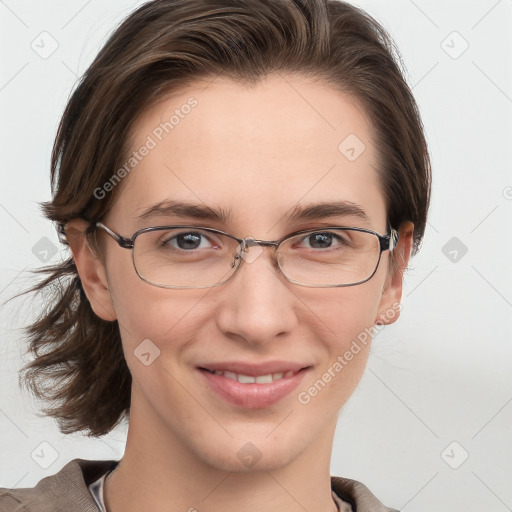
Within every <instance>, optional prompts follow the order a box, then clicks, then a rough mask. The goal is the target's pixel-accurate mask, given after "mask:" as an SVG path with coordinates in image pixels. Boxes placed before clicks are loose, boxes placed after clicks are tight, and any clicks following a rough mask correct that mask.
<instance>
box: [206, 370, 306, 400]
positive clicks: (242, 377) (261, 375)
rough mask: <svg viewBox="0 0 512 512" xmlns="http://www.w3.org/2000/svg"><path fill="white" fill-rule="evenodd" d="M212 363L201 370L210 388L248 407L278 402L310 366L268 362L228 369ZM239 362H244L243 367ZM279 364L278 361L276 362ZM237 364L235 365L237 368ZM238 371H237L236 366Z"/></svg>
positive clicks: (225, 397) (297, 382)
mask: <svg viewBox="0 0 512 512" xmlns="http://www.w3.org/2000/svg"><path fill="white" fill-rule="evenodd" d="M208 366H209V367H205V366H200V367H198V370H199V371H200V373H201V374H202V375H203V377H204V378H205V380H206V382H207V384H208V386H209V388H210V389H211V390H213V391H214V392H215V393H216V395H217V396H220V397H221V398H223V399H224V400H226V401H228V402H229V403H231V404H233V405H236V406H238V407H243V408H247V409H259V408H264V407H268V406H270V405H273V404H275V403H277V402H278V401H279V400H281V399H282V398H284V397H285V396H286V395H288V394H289V393H291V391H292V390H293V389H295V388H296V387H297V386H298V385H299V384H300V382H301V381H302V379H303V377H304V375H305V374H306V373H307V372H308V371H309V370H310V369H311V366H303V365H297V364H294V365H287V366H286V365H283V364H280V368H277V367H276V365H275V364H274V365H267V367H268V368H270V367H271V366H273V368H271V369H270V370H269V369H264V368H261V367H259V369H258V368H256V367H254V366H253V367H252V369H250V368H248V367H247V365H237V364H230V365H227V366H229V369H221V367H220V365H215V366H216V367H215V368H212V367H211V366H212V365H208ZM240 366H245V368H244V369H243V371H240V369H241V368H240ZM277 366H279V364H278V365H277ZM235 367H236V368H235ZM236 369H237V370H238V371H234V370H236Z"/></svg>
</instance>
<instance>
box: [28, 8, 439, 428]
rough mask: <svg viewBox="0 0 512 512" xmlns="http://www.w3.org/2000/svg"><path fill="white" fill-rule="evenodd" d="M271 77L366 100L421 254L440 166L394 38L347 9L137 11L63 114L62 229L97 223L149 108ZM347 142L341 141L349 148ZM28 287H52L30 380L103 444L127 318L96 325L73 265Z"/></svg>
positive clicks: (113, 412) (59, 143)
mask: <svg viewBox="0 0 512 512" xmlns="http://www.w3.org/2000/svg"><path fill="white" fill-rule="evenodd" d="M270 73H289V74H301V75H303V76H308V77H312V78H315V79H319V80H323V81H325V83H327V84H329V85H331V86H333V87H334V88H337V89H338V90H340V91H344V92H347V93H349V94H351V95H352V96H353V97H355V98H357V99H358V100H359V101H360V104H362V105H363V107H364V108H365V111H366V114H367V115H368V116H369V119H370V121H371V123H372V126H373V129H374V132H375V139H376V144H377V148H378V151H379V156H380V163H381V168H380V169H378V170H377V172H378V173H379V177H380V181H381V186H382V191H383V194H384V197H385V200H386V204H387V216H388V219H387V220H388V222H389V223H390V224H391V225H392V226H393V227H396V228H398V227H399V226H400V225H401V224H402V222H404V221H411V222H413V223H414V241H413V254H415V253H416V252H417V251H418V249H419V246H420V242H421V239H422V237H423V233H424V230H425V223H426V218H427V211H428V206H429V201H430V182H431V176H430V161H429V155H428V151H427V145H426V141H425V137H424V133H423V126H422V123H421V120H420V116H419V113H418V109H417V106H416V103H415V100H414V98H413V96H412V94H411V91H410V89H409V87H408V86H407V84H406V82H405V80H404V77H403V75H402V72H401V61H400V57H399V55H398V53H397V51H396V49H395V47H394V45H393V43H392V41H391V39H390V38H389V36H388V35H387V33H386V32H385V31H384V29H383V28H382V27H381V26H380V25H379V24H378V23H377V22H376V21H375V20H373V19H372V18H371V17H370V16H368V15H367V14H366V13H365V12H364V11H362V10H360V9H358V8H356V7H353V6H351V5H349V4H346V3H344V2H341V1H338V0H158V1H151V2H148V3H146V4H144V5H142V6H141V7H140V8H138V9H137V10H136V11H134V12H133V13H132V14H131V15H130V16H129V17H128V18H127V19H126V20H125V21H124V22H123V23H122V24H121V25H120V26H119V27H118V28H117V29H116V30H115V32H114V33H113V34H112V36H111V37H110V39H109V40H108V41H107V43H106V44H105V45H104V47H103V48H102V49H101V51H100V52H99V54H98V56H97V57H96V59H95V60H94V62H93V63H92V64H91V66H90V67H89V68H88V70H87V71H86V72H85V74H84V75H83V77H82V78H81V80H80V82H79V84H78V86H77V87H76V89H75V91H74V93H73V94H72V96H71V98H70V100H69V103H68V105H67V107H66V109H65V112H64V114H63V117H62V120H61V123H60V126H59V129H58V133H57V137H56V140H55V144H54V148H53V153H52V163H51V180H52V197H53V198H52V200H51V201H49V202H46V203H43V205H42V206H43V211H44V214H45V216H46V217H47V218H48V219H50V220H52V221H55V222H58V223H64V224H65V223H67V222H69V221H70V220H72V219H76V218H82V219H84V220H86V221H88V222H89V224H90V226H91V228H90V229H89V230H88V233H92V232H93V231H94V225H95V222H96V221H98V220H100V219H101V218H102V217H103V216H104V215H105V214H106V213H107V212H108V211H109V209H110V208H111V206H112V203H113V200H114V198H115V197H116V188H114V189H113V191H112V192H111V193H108V194H106V196H105V197H104V198H102V199H98V198H97V196H96V195H95V194H94V191H95V190H96V189H97V188H98V187H101V186H102V185H103V184H104V183H106V182H107V181H108V180H109V179H111V177H112V176H113V174H114V172H115V171H116V169H119V167H120V166H122V164H123V161H124V159H125V157H126V153H127V150H128V148H129V142H130V141H129V138H130V129H131V128H132V127H133V124H134V122H135V120H136V119H137V118H138V117H139V116H140V115H141V113H142V112H143V111H144V110H145V109H146V108H147V107H149V106H150V105H152V104H154V103H155V102H156V101H157V100H158V99H160V98H162V97H163V96H164V95H166V94H167V93H168V92H170V91H172V90H174V89H176V88H181V87H183V86H186V85H187V84H189V83H192V82H193V81H194V80H196V79H198V78H205V77H215V76H223V77H227V78H229V79H232V80H235V81H237V82H239V83H243V84H247V85H251V84H255V83H257V82H258V80H261V79H262V78H264V77H265V76H266V75H268V74H270ZM340 142H341V141H340ZM39 272H43V273H47V274H48V276H47V277H46V279H45V280H43V281H42V282H40V283H38V284H37V285H36V286H34V287H33V288H31V289H30V290H29V291H38V292H49V296H48V297H47V301H48V302H47V304H48V307H47V308H46V311H44V312H43V313H42V314H41V316H40V317H39V318H38V320H37V321H36V322H35V323H34V324H32V325H30V326H29V327H27V333H28V336H29V342H30V350H31V352H32V353H33V354H34V355H35V358H34V359H33V361H31V362H30V363H29V364H27V366H26V367H25V368H23V374H22V377H20V382H21V383H22V384H24V385H26V386H28V387H29V388H30V389H31V390H32V391H33V392H34V393H35V395H36V396H38V397H39V398H41V399H44V400H45V401H46V403H47V404H49V406H48V407H46V408H45V409H43V411H44V412H45V413H47V414H50V415H52V416H54V417H55V418H57V420H58V422H59V426H60V429H61V432H63V433H70V432H74V431H79V430H84V431H88V434H89V435H93V436H99V435H103V434H105V433H107V432H109V431H110V430H111V429H112V428H113V427H114V426H115V425H116V423H118V422H119V421H120V420H121V419H123V418H124V417H127V416H128V414H129V407H130V391H131V375H130V372H129V370H128V367H127V365H126V362H125V360H124V356H123V350H122V344H121V337H120V333H119V326H118V324H117V322H107V321H104V320H102V319H100V318H99V317H97V316H96V315H95V314H94V312H93V311H92V308H91V306H90V303H89V302H88V300H87V298H86V296H85V293H84V291H83V289H82V285H81V281H80V278H79V276H78V273H77V269H76V267H75V264H74V262H73V259H72V258H69V259H68V260H67V261H65V262H64V263H62V264H58V265H53V266H49V267H46V268H42V269H40V270H39Z"/></svg>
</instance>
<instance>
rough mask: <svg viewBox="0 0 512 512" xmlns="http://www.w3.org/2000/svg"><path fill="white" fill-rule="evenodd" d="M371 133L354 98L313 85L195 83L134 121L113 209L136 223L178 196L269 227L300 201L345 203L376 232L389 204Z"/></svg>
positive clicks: (290, 80) (294, 81)
mask: <svg viewBox="0 0 512 512" xmlns="http://www.w3.org/2000/svg"><path fill="white" fill-rule="evenodd" d="M371 129H372V127H371V125H370V123H369V121H368V119H367V117H366V115H365V113H364V110H363V109H362V107H361V106H360V104H359V102H358V101H356V99H355V98H353V97H351V96H350V95H347V94H346V93H342V92H339V91H336V90H335V89H333V88H332V87H329V86H327V85H325V84H322V83H318V82H317V83H315V82H313V81H312V80H311V79H307V78H298V77H291V76H288V77H284V76H281V77H277V76H274V77H269V78H268V79H265V80H264V81H261V82H259V83H258V84H257V85H255V86H251V87H247V86H244V85H240V84H237V83H235V82H232V81H230V80H228V79H221V78H216V79H215V80H213V81H211V80H210V81H204V82H196V83H195V84H192V85H191V86H189V87H187V88H184V89H181V90H180V91H175V92H173V93H171V94H170V95H168V96H167V97H166V98H164V99H162V100H160V101H159V102H158V103H156V104H155V105H153V106H152V107H151V108H149V109H148V110H147V111H145V112H144V113H143V115H142V116H141V117H140V118H139V119H138V120H137V122H136V123H135V124H134V127H133V130H132V136H131V139H130V142H131V150H130V152H129V154H128V155H127V163H130V162H129V160H128V159H130V158H131V163H132V164H134V165H133V166H131V165H128V168H130V172H129V173H128V175H127V177H126V178H124V180H123V182H122V183H121V187H122V189H121V190H120V191H118V192H121V193H120V196H119V199H118V201H117V202H116V205H115V206H114V210H115V211H113V212H112V213H113V214H116V212H117V213H118V214H119V215H120V216H122V217H123V218H125V219H127V222H132V224H131V225H132V226H133V220H134V219H135V218H136V216H137V215H138V214H140V212H141V211H143V210H144V209H145V208H146V207H147V206H149V205H151V204H155V203H158V202H161V201H164V200H181V201H186V202H194V203H198V204H202V205H207V206H211V207H213V208H221V209H222V210H224V211H228V212H232V213H234V215H233V218H234V219H236V222H240V223H243V222H246V221H250V222H251V225H252V227H253V228H254V229H260V228H261V229H263V226H266V227H267V229H268V228H269V227H270V224H275V221H276V220H277V219H278V218H282V217H283V215H284V213H285V212H286V211H289V210H290V209H293V208H294V207H297V205H303V204H304V205H308V204H312V203H317V202H327V201H339V200H345V201H350V202H353V203H357V204H362V205H363V206H364V208H365V210H366V211H367V214H368V217H369V219H370V223H371V222H373V223H374V226H372V227H374V228H378V227H379V226H380V225H381V224H384V223H385V220H384V219H385V204H384V199H383V196H382V193H381V190H380V185H379V183H378V176H377V172H376V169H377V168H378V158H377V155H376V150H375V145H374V142H373V140H372V134H371ZM144 148H146V149H144ZM142 153H143V155H142ZM130 155H131V156H130ZM133 159H135V160H133ZM230 218H231V217H230ZM376 222H378V223H379V226H377V225H375V223H376Z"/></svg>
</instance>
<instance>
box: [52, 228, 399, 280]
mask: <svg viewBox="0 0 512 512" xmlns="http://www.w3.org/2000/svg"><path fill="white" fill-rule="evenodd" d="M95 226H96V227H97V228H100V229H102V230H104V231H105V232H106V233H107V234H108V235H110V236H111V237H112V238H113V239H114V241H115V242H116V243H117V244H118V245H119V247H121V248H123V249H129V250H131V253H132V263H133V268H134V270H135V273H136V274H137V276H138V277H139V278H140V279H141V280H142V281H144V282H145V283H148V284H149V285H151V286H156V287H158V288H167V289H174V290H187V289H189V290H190V289H201V288H215V287H217V286H221V285H223V284H225V283H227V282H228V281H229V280H230V279H231V278H232V277H233V276H234V275H235V274H236V272H237V271H238V269H239V268H240V267H241V264H242V262H241V261H239V262H238V264H237V266H236V268H235V270H234V271H233V273H232V274H231V275H230V276H229V277H228V278H227V279H226V280H225V281H221V282H219V283H215V284H213V285H209V286H172V285H163V284H156V283H154V282H152V281H149V280H148V279H146V278H145V277H144V276H142V275H141V274H140V273H139V271H138V269H137V265H136V264H135V254H134V250H133V249H134V247H135V240H136V239H137V237H138V236H139V235H141V234H143V233H146V232H152V231H164V230H169V229H178V228H179V229H201V230H203V231H207V232H210V233H217V234H221V235H225V236H227V237H229V238H231V239H233V240H236V241H237V242H238V245H239V250H240V252H239V253H237V254H236V255H235V256H234V257H233V259H234V262H236V261H237V260H242V259H243V258H242V257H241V256H240V254H241V253H242V252H245V251H247V249H248V248H249V247H251V246H255V245H259V246H262V247H274V253H273V254H274V258H273V259H274V260H275V262H276V263H277V267H278V268H279V270H280V272H281V274H282V275H283V276H284V277H285V279H286V280H287V281H288V282H290V283H293V284H297V285H298V286H304V287H308V288H341V287H348V286H357V285H359V284H363V283H366V282H367V281H369V280H370V279H371V278H372V277H373V276H374V275H375V273H376V272H377V269H378V268H379V264H380V260H381V256H382V253H383V252H384V251H390V252H391V251H393V249H395V247H396V246H397V245H398V241H399V233H398V231H397V230H396V229H394V228H393V227H391V225H389V230H390V232H389V234H387V235H380V234H379V233H377V232H376V231H373V230H371V229H366V228H358V227H348V226H321V227H318V228H309V229H303V230H300V231H294V232H293V233H289V234H288V235H285V236H284V237H282V238H280V239H279V240H255V239H254V238H252V237H246V238H238V237H236V236H234V235H232V234H230V233H227V232H225V231H222V230H220V229H215V228H208V227H202V226H192V225H170V226H151V227H146V228H141V229H139V230H137V231H136V232H135V233H133V235H132V236H131V237H130V238H127V237H125V236H123V235H121V234H119V233H117V232H115V231H113V230H112V229H110V228H109V227H108V226H106V225H105V224H103V223H102V222H96V224H95ZM330 229H337V230H344V231H360V232H363V233H369V234H371V235H374V236H376V237H377V239H378V241H379V249H380V250H379V257H378V260H377V263H376V265H375V269H374V270H373V272H372V273H371V275H370V276H369V277H367V278H366V279H364V280H362V281H358V282H356V283H349V284H332V285H309V284H305V283H300V282H298V281H294V280H292V279H290V278H289V277H288V276H287V275H286V274H285V273H284V272H283V270H282V269H281V266H280V265H279V261H278V259H277V258H276V257H275V254H276V252H277V250H278V249H279V246H280V245H281V244H282V243H283V242H285V241H286V240H288V239H290V238H293V237H295V236H297V235H302V234H306V233H315V232H321V231H324V230H325V231H327V230H330ZM57 234H58V237H59V240H60V241H61V242H62V243H64V244H66V245H69V244H68V242H67V239H66V231H65V225H64V223H62V222H60V223H58V224H57ZM233 265H234V263H233ZM233 265H232V266H233Z"/></svg>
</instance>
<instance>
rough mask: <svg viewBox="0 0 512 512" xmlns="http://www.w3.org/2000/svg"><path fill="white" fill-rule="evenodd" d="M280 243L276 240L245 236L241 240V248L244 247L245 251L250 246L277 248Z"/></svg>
mask: <svg viewBox="0 0 512 512" xmlns="http://www.w3.org/2000/svg"><path fill="white" fill-rule="evenodd" d="M278 245H279V242H274V241H270V240H256V239H254V238H252V237H248V238H244V239H242V241H241V248H242V251H243V252H245V251H247V250H248V249H249V248H250V247H255V246H259V247H275V248H277V246H278Z"/></svg>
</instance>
